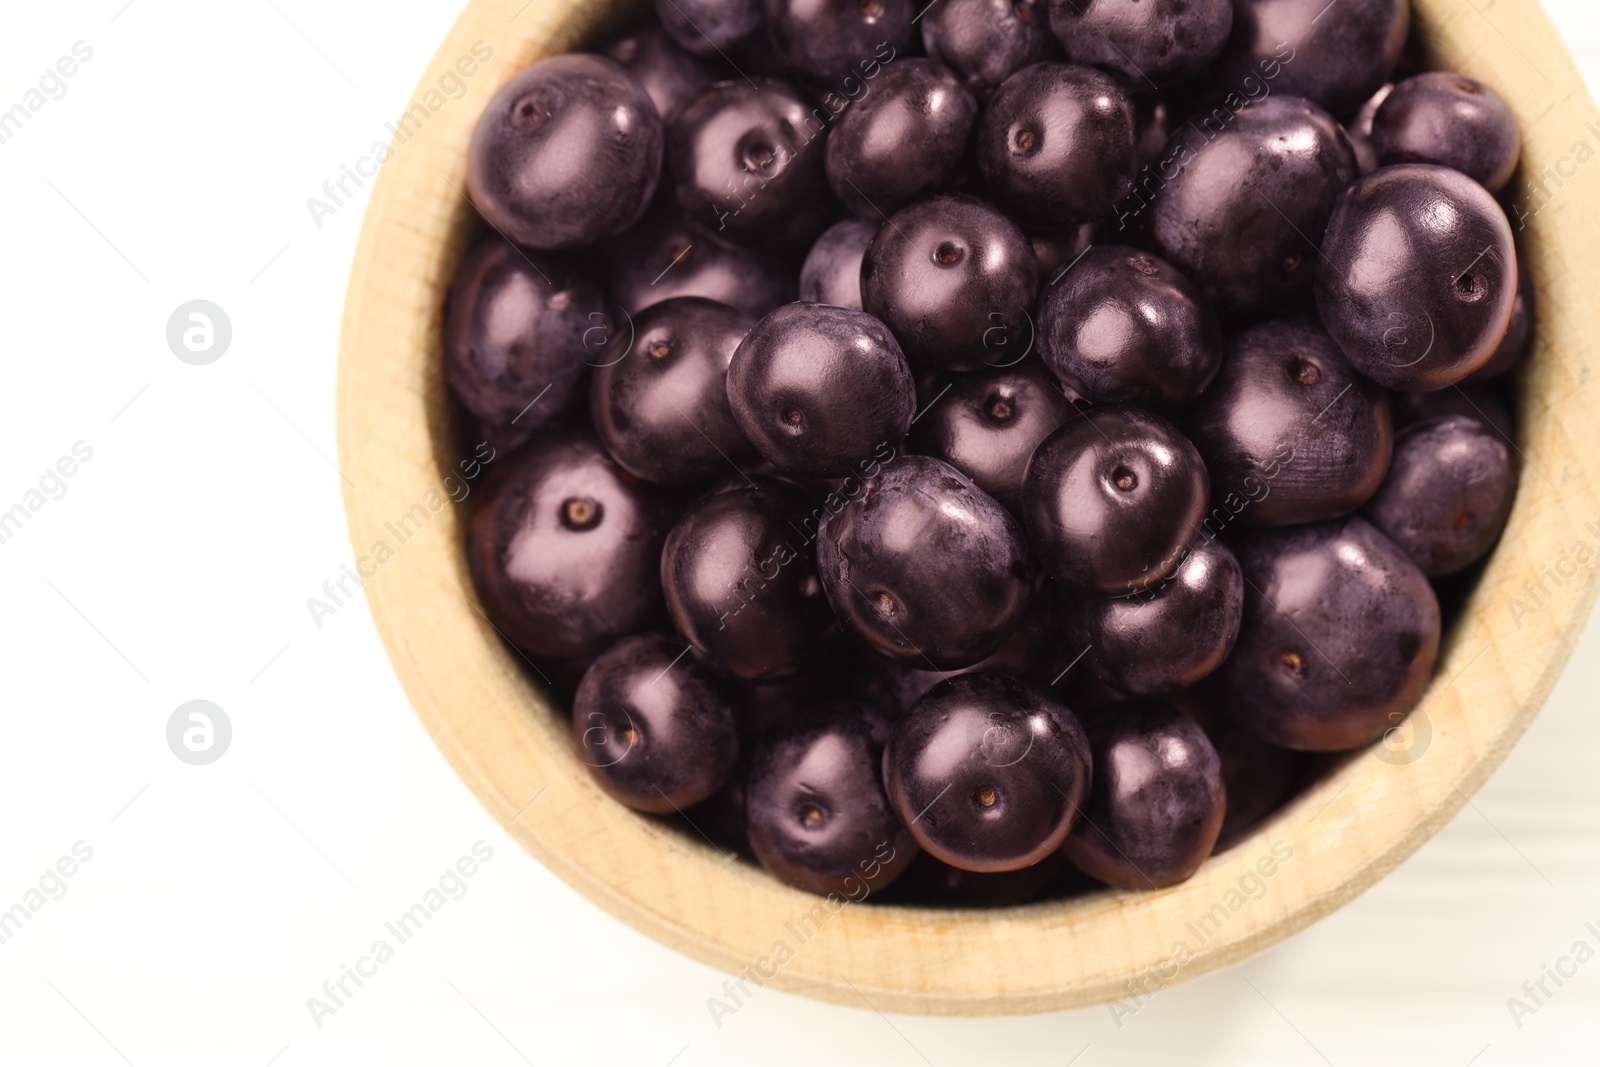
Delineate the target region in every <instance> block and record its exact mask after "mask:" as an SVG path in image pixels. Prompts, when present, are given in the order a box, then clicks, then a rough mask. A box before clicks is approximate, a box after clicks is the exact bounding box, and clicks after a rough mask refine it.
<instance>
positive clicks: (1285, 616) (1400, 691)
mask: <svg viewBox="0 0 1600 1067" xmlns="http://www.w3.org/2000/svg"><path fill="white" fill-rule="evenodd" d="M1235 550H1236V552H1237V553H1238V556H1239V565H1240V566H1241V567H1242V568H1243V569H1244V577H1245V590H1246V591H1245V601H1244V624H1243V625H1242V626H1241V627H1240V630H1239V640H1238V642H1237V643H1236V644H1235V645H1234V649H1233V655H1232V656H1230V657H1229V658H1228V662H1227V663H1225V664H1223V666H1222V669H1221V670H1220V671H1218V672H1217V674H1216V679H1217V682H1218V690H1217V692H1218V706H1219V707H1220V708H1221V709H1222V710H1223V711H1224V712H1225V713H1226V714H1227V715H1229V716H1231V717H1232V718H1233V719H1234V720H1235V721H1237V722H1238V723H1239V725H1241V726H1243V727H1244V728H1245V729H1247V730H1250V731H1251V732H1253V733H1255V734H1256V735H1258V736H1259V737H1261V738H1263V739H1265V740H1266V741H1268V742H1270V743H1272V744H1274V745H1277V746H1279V747H1280V748H1292V749H1299V750H1301V751H1307V752H1343V751H1346V750H1348V749H1352V748H1360V747H1361V746H1362V745H1366V744H1370V743H1372V742H1373V741H1376V740H1377V739H1378V738H1380V737H1382V736H1383V735H1384V733H1385V732H1386V731H1387V730H1389V729H1391V728H1392V727H1394V726H1396V725H1398V724H1399V723H1400V722H1401V721H1402V720H1403V719H1404V718H1405V715H1406V713H1407V712H1409V711H1410V710H1411V709H1412V707H1414V706H1415V705H1416V703H1417V701H1418V700H1420V699H1421V697H1422V692H1423V690H1424V689H1425V688H1426V687H1427V684H1428V679H1429V678H1430V677H1431V676H1432V674H1433V665H1434V662H1435V660H1436V659H1437V657H1438V653H1439V602H1438V600H1437V599H1436V598H1435V596H1434V592H1433V588H1432V587H1431V586H1430V585H1429V584H1428V579H1427V576H1426V575H1424V574H1423V573H1422V572H1421V571H1420V570H1418V569H1417V565H1416V564H1414V563H1412V562H1411V560H1410V558H1409V557H1408V556H1407V555H1406V554H1405V553H1404V552H1403V551H1401V549H1400V548H1399V547H1398V546H1397V545H1395V543H1394V542H1393V541H1390V540H1389V539H1388V538H1387V537H1385V536H1384V535H1383V534H1382V533H1380V532H1379V531H1378V530H1377V528H1376V527H1374V526H1373V525H1372V524H1371V523H1369V522H1367V521H1366V520H1365V519H1362V518H1358V517H1354V516H1352V517H1350V518H1346V519H1340V520H1336V521H1334V522H1323V523H1315V524H1312V525H1309V526H1294V527H1290V528H1288V529H1282V530H1258V531H1252V532H1251V533H1249V534H1248V535H1247V536H1245V537H1243V538H1241V539H1239V541H1238V542H1237V544H1236V548H1235Z"/></svg>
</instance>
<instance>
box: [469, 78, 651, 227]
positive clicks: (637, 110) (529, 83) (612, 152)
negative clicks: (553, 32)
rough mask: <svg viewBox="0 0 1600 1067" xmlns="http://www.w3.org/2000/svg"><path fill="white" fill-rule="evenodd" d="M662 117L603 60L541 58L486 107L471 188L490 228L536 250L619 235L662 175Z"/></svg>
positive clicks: (477, 132) (475, 141) (472, 149)
mask: <svg viewBox="0 0 1600 1067" xmlns="http://www.w3.org/2000/svg"><path fill="white" fill-rule="evenodd" d="M662 140H663V131H662V126H661V115H660V114H659V113H658V112H657V111H656V106H655V104H654V103H653V102H652V101H651V99H650V97H649V96H648V95H646V94H645V91H644V88H643V87H642V86H641V85H640V84H639V82H638V80H637V79H635V78H634V76H633V75H631V74H629V73H628V72H627V71H626V70H624V69H623V68H622V67H620V66H618V65H617V64H616V63H614V62H612V61H611V60H609V59H606V58H604V57H603V56H594V55H582V54H576V53H572V54H567V55H558V56H551V57H550V58H549V59H543V60H540V61H539V62H538V63H535V64H534V65H533V66H531V67H529V68H528V69H527V70H524V71H522V72H521V73H520V74H518V75H517V76H516V77H514V78H512V79H511V80H510V81H509V82H507V83H506V84H505V86H504V87H503V88H502V89H501V90H500V91H499V92H498V93H496V94H495V95H494V99H493V100H490V101H489V106H488V107H486V108H484V111H483V117H482V118H480V119H479V120H478V125H477V128H476V129H474V130H473V131H472V143H471V145H470V146H469V147H468V149H467V189H468V191H469V192H470V193H471V196H472V203H473V204H474V205H475V206H476V207H477V209H478V211H479V212H481V213H482V215H483V217H484V218H486V219H488V220H489V224H490V225H491V226H493V227H494V228H495V229H496V230H499V231H500V233H501V234H502V235H503V236H505V237H506V238H508V239H509V240H512V241H515V242H517V243H518V244H521V245H527V246H528V247H529V248H572V247H575V246H577V245H584V244H588V243H590V242H591V241H594V240H596V239H598V238H601V237H610V236H612V235H613V234H618V233H621V232H622V231H623V230H626V229H627V228H628V227H629V226H632V225H633V224H634V223H635V222H638V221H639V217H640V216H641V215H643V214H644V211H645V208H646V207H647V206H648V205H649V203H650V198H651V197H652V196H653V195H654V194H655V191H656V182H657V180H658V179H659V178H660V176H661V154H662Z"/></svg>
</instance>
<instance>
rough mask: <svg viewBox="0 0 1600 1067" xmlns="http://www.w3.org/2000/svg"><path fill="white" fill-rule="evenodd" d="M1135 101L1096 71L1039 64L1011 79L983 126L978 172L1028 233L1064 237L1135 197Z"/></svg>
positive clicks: (987, 111)
mask: <svg viewBox="0 0 1600 1067" xmlns="http://www.w3.org/2000/svg"><path fill="white" fill-rule="evenodd" d="M1135 136H1136V134H1135V125H1134V111H1133V101H1132V100H1131V99H1129V97H1128V94H1127V93H1126V92H1124V91H1123V89H1122V88H1121V87H1120V86H1118V85H1117V83H1116V82H1115V81H1113V80H1112V78H1111V76H1110V75H1108V74H1105V73H1103V72H1101V71H1098V70H1095V69H1094V68H1092V67H1078V66H1067V65H1065V64H1061V63H1035V64H1034V65H1033V66H1031V67H1024V68H1023V69H1022V70H1020V71H1018V72H1017V73H1015V74H1013V75H1012V76H1011V77H1009V78H1007V79H1006V81H1005V84H1003V85H1001V86H1000V88H999V89H998V90H997V91H996V92H995V94H994V97H993V98H992V99H991V100H990V101H989V106H988V107H987V108H986V109H985V111H984V113H983V118H982V119H981V120H980V121H979V123H978V140H977V152H978V169H979V170H981V171H982V172H983V180H984V184H985V186H986V187H987V189H988V190H989V194H990V195H991V196H992V197H994V199H995V202H996V203H998V204H1000V205H1001V206H1002V207H1004V208H1005V209H1006V210H1007V211H1008V212H1010V213H1011V214H1012V215H1014V216H1016V217H1017V218H1018V219H1019V220H1020V221H1022V222H1023V224H1024V225H1026V226H1029V227H1033V228H1037V229H1041V230H1050V229H1061V228H1064V227H1067V226H1075V225H1077V224H1079V223H1083V222H1090V221H1093V220H1094V219H1097V218H1100V217H1101V216H1103V215H1105V214H1107V213H1108V212H1109V211H1110V210H1111V207H1112V205H1113V204H1115V203H1117V201H1119V200H1121V199H1122V198H1123V197H1124V196H1126V195H1128V193H1129V192H1130V191H1131V190H1132V189H1133V175H1134V170H1135V169H1136V167H1137V165H1138V154H1137V145H1136V140H1135Z"/></svg>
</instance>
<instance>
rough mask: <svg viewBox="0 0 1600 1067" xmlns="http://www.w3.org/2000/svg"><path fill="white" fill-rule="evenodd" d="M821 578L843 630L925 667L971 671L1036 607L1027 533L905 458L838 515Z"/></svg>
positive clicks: (826, 526) (826, 530)
mask: <svg viewBox="0 0 1600 1067" xmlns="http://www.w3.org/2000/svg"><path fill="white" fill-rule="evenodd" d="M817 571H818V573H819V574H820V575H821V577H822V588H823V590H824V591H825V592H826V593H827V594H828V603H829V604H831V605H832V606H833V612H834V614H835V615H836V616H838V618H839V621H840V622H841V623H842V624H843V625H844V626H845V627H847V628H848V629H849V630H850V631H851V632H853V633H854V634H855V635H856V636H857V637H858V638H860V639H861V640H862V641H864V642H865V643H866V644H867V645H868V646H869V647H871V648H872V649H873V650H874V651H876V652H878V653H879V654H880V655H883V656H886V657H888V658H889V659H892V660H895V661H897V662H900V663H905V664H908V665H910V666H913V667H916V668H918V669H923V668H932V669H934V670H941V671H948V670H956V669H958V668H961V667H970V666H972V665H973V664H974V663H977V662H978V661H979V660H981V659H983V658H984V657H985V656H987V655H989V654H990V653H991V652H993V651H995V649H997V648H999V647H1000V645H1001V643H1002V642H1003V641H1005V639H1006V637H1007V636H1008V635H1009V634H1010V633H1011V631H1012V630H1014V629H1015V628H1016V626H1017V624H1018V623H1019V622H1021V621H1022V617H1023V615H1024V614H1025V613H1026V611H1027V609H1028V599H1029V595H1030V594H1031V592H1032V589H1033V563H1032V560H1031V559H1030V558H1029V556H1028V546H1027V544H1026V542H1025V541H1024V539H1023V535H1022V527H1021V526H1020V525H1019V524H1018V523H1017V520H1016V519H1014V518H1013V517H1012V516H1011V513H1010V512H1008V511H1006V509H1005V508H1003V507H1001V506H1000V504H999V503H998V502H997V501H995V499H994V498H993V497H991V496H989V495H988V494H987V493H985V492H984V491H983V490H981V489H979V488H978V487H977V486H976V485H974V484H972V481H971V479H969V478H967V476H966V475H964V474H962V473H961V472H960V471H957V470H956V469H955V468H953V467H951V466H950V465H948V464H946V463H942V462H940V461H939V460H936V459H932V458H930V457H928V456H899V457H896V458H895V459H893V460H891V461H889V462H887V463H884V464H883V465H882V466H881V468H880V469H879V470H878V471H877V473H876V474H875V475H874V476H871V477H867V478H865V479H864V480H863V484H862V486H861V487H860V490H859V492H858V493H857V494H856V495H854V496H851V497H849V498H848V500H847V501H846V502H845V503H844V504H843V506H841V507H840V508H839V509H838V510H837V511H830V512H829V514H828V515H827V517H826V518H825V520H824V521H823V524H822V528H821V531H820V533H819V536H818V538H817Z"/></svg>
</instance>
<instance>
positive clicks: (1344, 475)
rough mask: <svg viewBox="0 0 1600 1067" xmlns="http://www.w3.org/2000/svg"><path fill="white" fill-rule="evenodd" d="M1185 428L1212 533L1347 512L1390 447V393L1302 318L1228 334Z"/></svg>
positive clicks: (1371, 486) (1377, 473)
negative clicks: (1204, 474)
mask: <svg viewBox="0 0 1600 1067" xmlns="http://www.w3.org/2000/svg"><path fill="white" fill-rule="evenodd" d="M1185 426H1186V428H1187V429H1188V431H1189V436H1190V438H1191V439H1192V440H1193V441H1194V443H1195V447H1196V448H1198V449H1199V450H1200V454H1201V455H1202V456H1204V457H1205V460H1206V466H1207V468H1208V469H1209V470H1210V471H1211V479H1212V489H1213V492H1214V500H1215V503H1216V506H1215V507H1214V508H1213V509H1212V511H1211V513H1210V514H1209V515H1208V516H1207V518H1206V523H1205V528H1206V530H1207V532H1209V533H1211V534H1212V535H1213V536H1215V535H1217V534H1221V533H1222V532H1223V531H1224V530H1226V529H1228V528H1229V527H1231V526H1232V525H1233V524H1234V523H1235V522H1237V523H1239V524H1241V525H1244V526H1287V525H1290V524H1293V523H1302V522H1317V521H1320V520H1323V519H1332V518H1336V517H1338V516H1340V515H1347V514H1349V513H1350V512H1352V511H1354V510H1356V509H1357V508H1359V507H1360V506H1361V505H1362V504H1364V503H1366V501H1367V499H1368V498H1369V497H1370V496H1372V494H1373V493H1375V492H1377V491H1378V486H1379V484H1380V483H1381V482H1382V481H1383V476H1384V473H1385V472H1386V471H1387V470H1388V469H1389V458H1390V456H1391V455H1392V453H1393V450H1394V422H1393V416H1392V413H1391V412H1390V407H1389V397H1388V394H1387V393H1385V392H1384V391H1383V390H1382V389H1380V388H1378V387H1377V386H1375V385H1373V384H1372V383H1371V382H1370V381H1368V380H1367V379H1365V378H1363V377H1361V376H1360V375H1359V374H1356V373H1355V371H1354V370H1353V369H1352V368H1351V366H1350V363H1349V361H1348V360H1346V359H1345V358H1344V355H1343V353H1341V352H1340V351H1339V347H1338V346H1337V345H1335V344H1334V343H1333V340H1332V338H1330V337H1329V336H1328V335H1327V334H1326V333H1324V332H1323V330H1322V329H1321V327H1319V326H1317V325H1316V324H1315V323H1314V322H1312V321H1310V320H1309V319H1285V320H1278V321H1273V322H1264V323H1261V324H1259V325H1256V326H1252V327H1250V328H1249V329H1247V330H1245V331H1243V332H1242V333H1239V334H1237V335H1235V336H1234V337H1233V338H1232V339H1231V340H1229V342H1228V348H1227V356H1226V358H1225V359H1224V360H1223V364H1222V371H1221V373H1219V374H1218V375H1217V379H1216V381H1214V382H1213V383H1212V384H1211V388H1210V389H1209V390H1207V391H1206V393H1205V395H1204V396H1202V397H1201V398H1200V401H1199V402H1198V403H1197V404H1195V406H1194V407H1193V409H1191V410H1190V411H1189V413H1188V415H1187V419H1186V421H1185Z"/></svg>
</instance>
